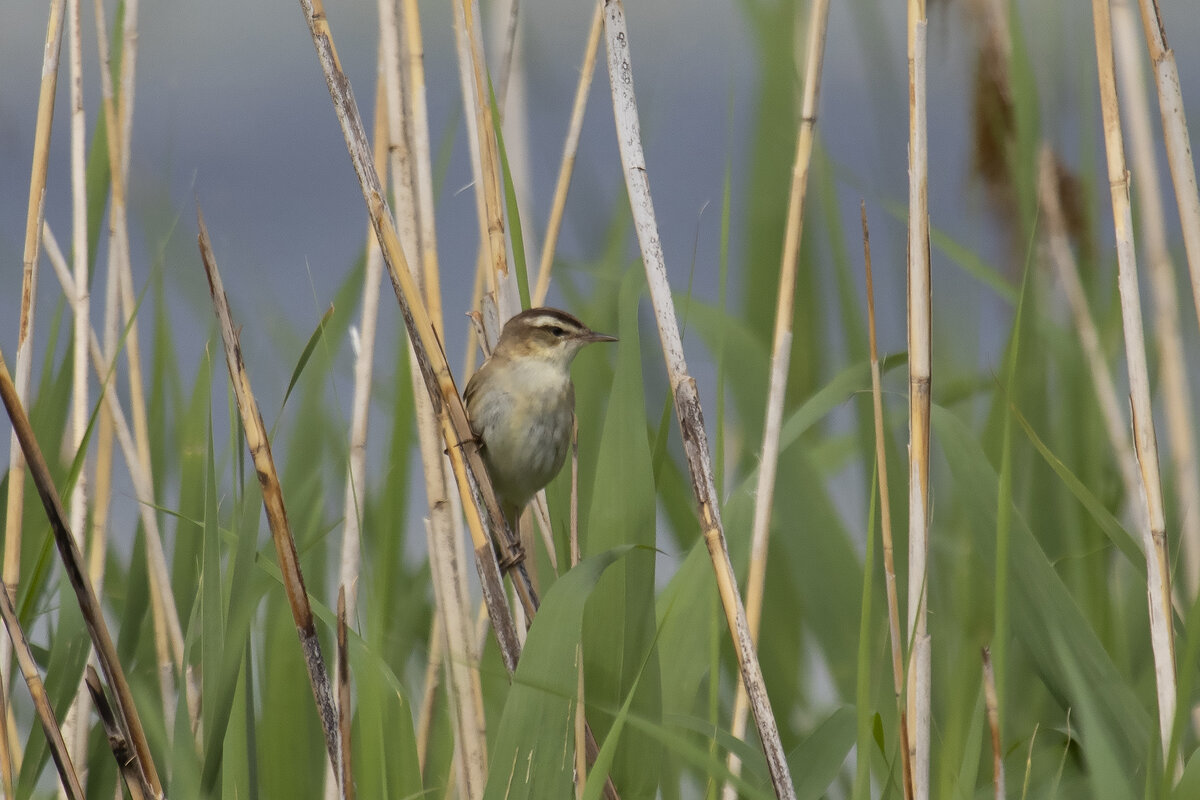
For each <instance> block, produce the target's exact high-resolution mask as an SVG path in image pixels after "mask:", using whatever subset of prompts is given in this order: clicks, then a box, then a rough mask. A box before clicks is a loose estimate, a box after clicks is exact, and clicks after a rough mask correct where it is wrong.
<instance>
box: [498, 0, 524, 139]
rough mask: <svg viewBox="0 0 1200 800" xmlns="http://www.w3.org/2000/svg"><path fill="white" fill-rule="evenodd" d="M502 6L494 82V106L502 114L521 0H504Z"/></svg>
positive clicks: (506, 97)
mask: <svg viewBox="0 0 1200 800" xmlns="http://www.w3.org/2000/svg"><path fill="white" fill-rule="evenodd" d="M502 8H503V10H504V12H505V13H504V15H503V20H504V38H503V39H502V40H501V42H500V80H499V81H498V82H497V84H496V106H497V107H498V108H499V109H500V113H501V114H502V115H503V114H504V106H505V101H507V99H508V82H509V79H510V78H511V77H512V72H513V69H514V65H513V59H514V57H515V55H516V51H517V14H518V12H519V11H520V8H521V0H506V2H505V3H504V5H503V6H502ZM497 10H499V9H497Z"/></svg>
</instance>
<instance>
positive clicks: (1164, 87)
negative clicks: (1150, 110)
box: [1138, 0, 1200, 316]
mask: <svg viewBox="0 0 1200 800" xmlns="http://www.w3.org/2000/svg"><path fill="white" fill-rule="evenodd" d="M1138 5H1139V6H1140V7H1141V10H1142V27H1143V28H1144V29H1145V32H1146V42H1147V44H1148V46H1149V48H1150V61H1151V63H1152V64H1153V65H1154V84H1155V86H1156V87H1157V89H1158V108H1159V113H1160V114H1161V115H1162V122H1163V139H1164V140H1165V141H1166V145H1167V147H1166V149H1167V163H1168V164H1169V165H1170V169H1171V180H1172V182H1173V183H1174V186H1175V202H1176V204H1177V205H1178V206H1179V219H1180V223H1181V225H1182V228H1183V245H1184V249H1185V250H1186V251H1187V260H1188V271H1189V273H1190V275H1191V278H1192V299H1193V301H1194V302H1195V304H1196V313H1197V316H1200V191H1198V190H1197V188H1196V167H1195V165H1194V164H1193V163H1192V147H1191V144H1190V141H1191V138H1190V137H1189V136H1188V128H1187V117H1186V116H1185V113H1184V112H1185V109H1184V104H1183V91H1182V90H1181V89H1180V85H1179V69H1178V67H1176V66H1175V53H1174V52H1173V51H1172V50H1171V48H1170V47H1169V46H1168V45H1167V33H1166V28H1165V27H1164V26H1163V22H1162V16H1161V15H1160V14H1159V12H1158V0H1138Z"/></svg>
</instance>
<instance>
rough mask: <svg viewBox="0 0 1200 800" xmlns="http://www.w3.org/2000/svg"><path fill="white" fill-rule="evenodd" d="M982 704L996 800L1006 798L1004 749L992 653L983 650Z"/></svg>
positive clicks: (988, 650)
mask: <svg viewBox="0 0 1200 800" xmlns="http://www.w3.org/2000/svg"><path fill="white" fill-rule="evenodd" d="M983 703H984V706H985V707H986V708H987V720H988V729H989V730H990V731H991V733H992V787H993V788H994V790H995V797H996V800H1004V798H1005V797H1006V796H1007V795H1006V793H1005V788H1004V748H1003V743H1002V742H1001V740H1000V708H999V706H998V703H997V700H996V671H995V670H994V669H992V651H991V649H989V648H987V647H985V648H983Z"/></svg>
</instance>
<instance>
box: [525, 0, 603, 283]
mask: <svg viewBox="0 0 1200 800" xmlns="http://www.w3.org/2000/svg"><path fill="white" fill-rule="evenodd" d="M603 30H604V2H603V0H599V1H598V2H597V3H596V10H595V12H594V13H593V14H592V25H591V27H590V28H589V29H588V39H587V45H586V46H585V47H584V49H583V63H582V64H581V66H580V68H579V82H578V83H577V84H576V85H575V100H574V101H573V102H572V104H571V121H570V122H569V123H568V124H567V136H566V140H565V141H564V142H563V155H562V162H561V163H560V164H559V167H558V179H557V180H556V181H555V183H554V198H553V200H551V202H550V219H549V221H548V222H547V223H546V239H545V241H543V242H542V255H541V258H540V259H538V272H537V282H536V284H535V285H534V289H533V294H532V299H531V301H530V304H531V305H533V306H534V307H537V306H540V305H542V304H544V303H545V302H546V294H547V293H548V292H549V291H550V268H551V266H553V264H554V252H555V249H556V248H557V247H558V234H559V233H560V232H561V230H562V221H563V213H564V212H565V210H566V207H567V191H568V190H569V189H570V188H571V176H572V175H573V174H574V173H575V155H576V153H578V152H579V137H580V134H582V133H583V113H584V111H585V110H586V109H587V98H588V90H589V89H591V86H592V76H593V75H594V74H595V72H596V54H597V53H598V52H599V50H600V34H601V33H602V32H603Z"/></svg>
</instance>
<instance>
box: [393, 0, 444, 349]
mask: <svg viewBox="0 0 1200 800" xmlns="http://www.w3.org/2000/svg"><path fill="white" fill-rule="evenodd" d="M400 22H401V27H402V29H403V33H404V39H403V41H402V44H401V56H402V60H401V69H402V71H403V73H404V86H405V88H406V89H407V92H406V93H405V95H404V98H403V99H404V100H406V101H407V106H406V109H407V112H408V119H409V126H408V131H409V135H410V137H411V141H410V142H409V151H410V153H411V156H412V165H413V172H414V178H415V182H416V191H417V203H416V207H417V219H418V221H419V225H418V232H419V233H420V242H421V274H422V276H423V277H424V285H423V287H422V288H423V289H424V291H425V307H426V309H427V310H428V312H429V319H430V320H431V321H432V322H433V327H434V330H437V331H441V330H444V322H443V320H442V290H441V279H440V276H439V274H438V254H437V225H436V223H435V219H436V217H435V214H434V207H435V206H434V197H433V157H432V154H431V153H430V147H429V109H428V108H427V107H426V103H425V60H424V59H425V45H424V42H423V41H422V39H421V16H420V9H419V8H418V5H417V0H400Z"/></svg>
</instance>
